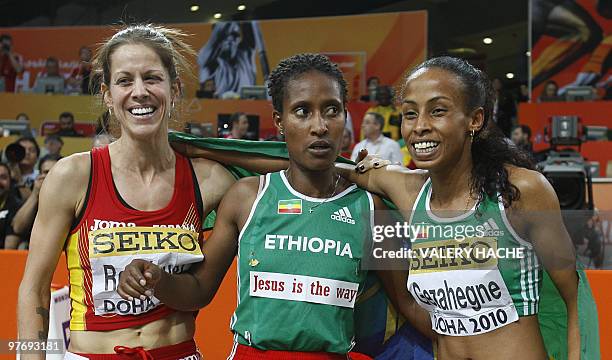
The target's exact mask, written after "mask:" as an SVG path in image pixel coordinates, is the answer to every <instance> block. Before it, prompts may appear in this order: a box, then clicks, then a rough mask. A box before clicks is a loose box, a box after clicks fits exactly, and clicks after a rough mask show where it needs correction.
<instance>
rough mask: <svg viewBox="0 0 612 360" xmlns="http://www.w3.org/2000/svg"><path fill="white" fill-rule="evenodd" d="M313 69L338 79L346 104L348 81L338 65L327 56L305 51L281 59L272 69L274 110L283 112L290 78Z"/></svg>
mask: <svg viewBox="0 0 612 360" xmlns="http://www.w3.org/2000/svg"><path fill="white" fill-rule="evenodd" d="M312 70H316V71H319V72H321V73H323V74H325V75H328V76H329V77H331V78H333V79H334V80H336V81H337V82H338V85H340V96H341V97H342V103H343V104H346V100H347V96H348V92H347V90H346V81H345V80H344V76H342V71H340V69H339V68H338V65H336V64H334V63H333V62H331V61H330V60H329V58H328V57H327V56H324V55H321V54H309V53H305V54H297V55H293V56H291V57H289V58H286V59H283V60H281V62H280V63H279V64H278V66H276V68H275V69H274V70H272V73H271V74H270V77H269V79H268V94H269V95H270V96H271V97H272V106H273V107H274V110H276V111H278V112H283V99H284V98H285V88H286V86H287V83H288V82H289V80H292V79H294V78H296V77H297V76H298V75H301V74H304V73H306V72H308V71H312ZM345 108H346V107H345Z"/></svg>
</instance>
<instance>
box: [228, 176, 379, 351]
mask: <svg viewBox="0 0 612 360" xmlns="http://www.w3.org/2000/svg"><path fill="white" fill-rule="evenodd" d="M263 189H264V190H263V192H262V193H260V195H258V199H257V200H256V202H255V210H254V211H252V213H251V215H250V216H249V220H247V223H246V224H245V226H244V228H243V229H242V230H241V234H240V245H239V253H238V296H239V301H238V307H237V308H236V311H235V313H234V316H233V317H232V322H231V328H232V330H233V331H234V333H236V334H237V340H238V342H239V343H241V344H243V345H248V346H252V347H255V348H258V349H262V350H291V351H325V352H331V353H339V354H345V353H347V352H348V351H349V350H350V349H351V347H352V343H353V337H354V323H353V306H354V304H355V298H356V296H357V293H358V289H362V288H363V283H364V282H365V277H366V271H364V270H362V269H361V266H360V264H361V259H362V258H363V256H364V255H365V254H364V252H368V251H369V250H367V249H369V248H370V246H371V231H370V229H371V221H370V214H371V211H370V206H371V205H370V198H371V196H370V195H368V194H367V192H366V191H365V190H362V189H360V188H358V187H356V186H355V185H353V186H350V187H349V188H347V189H346V190H344V191H343V192H341V193H339V194H338V195H336V196H334V197H333V198H331V199H329V201H327V200H322V199H313V198H310V197H307V196H304V195H302V194H300V193H298V192H297V191H295V190H293V189H291V188H290V185H289V183H288V181H287V179H286V178H284V174H283V172H274V173H270V174H268V175H266V185H265V186H264V188H263ZM288 206H291V207H290V208H289V207H288ZM310 210H312V212H311V211H310ZM312 224H316V226H312ZM368 244H370V245H368ZM262 278H263V279H262ZM296 278H297V279H298V280H297V281H296ZM254 283H255V284H257V285H256V287H255V285H254ZM279 284H280V285H279ZM295 284H297V285H295ZM309 284H312V285H314V286H317V284H322V285H318V286H319V288H320V289H323V288H324V287H325V286H326V285H329V286H330V288H331V291H330V290H329V288H328V293H327V294H324V293H323V291H322V290H320V291H319V292H317V290H316V288H313V287H312V285H310V286H309ZM348 284H350V286H349V285H348ZM336 287H337V288H336ZM349 288H351V291H350V293H349V291H348V289H349ZM266 291H268V292H266ZM342 294H344V295H342Z"/></svg>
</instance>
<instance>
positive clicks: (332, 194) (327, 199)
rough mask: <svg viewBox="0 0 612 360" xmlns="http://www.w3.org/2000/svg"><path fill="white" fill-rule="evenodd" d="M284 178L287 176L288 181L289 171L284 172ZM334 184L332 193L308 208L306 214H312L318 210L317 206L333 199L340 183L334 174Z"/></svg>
mask: <svg viewBox="0 0 612 360" xmlns="http://www.w3.org/2000/svg"><path fill="white" fill-rule="evenodd" d="M286 176H287V180H289V170H287V171H286ZM336 176H337V177H336V183H335V184H334V189H333V190H332V193H331V194H330V195H329V196H327V197H326V198H325V200H323V201H321V202H320V203H318V204H316V205H315V206H312V207H310V208H308V213H309V214H312V213H313V211H315V209H316V208H318V207H319V206H321V205H323V204H325V203H326V202H328V201H329V199H330V198H332V197H334V195H336V190H338V183H339V182H340V174H336Z"/></svg>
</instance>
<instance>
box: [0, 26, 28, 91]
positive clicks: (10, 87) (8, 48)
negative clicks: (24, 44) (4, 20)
mask: <svg viewBox="0 0 612 360" xmlns="http://www.w3.org/2000/svg"><path fill="white" fill-rule="evenodd" d="M0 42H1V43H2V53H1V55H0V76H1V77H2V78H4V91H6V92H15V80H16V79H17V74H19V73H21V72H22V71H23V60H22V58H21V55H19V54H17V53H15V52H13V38H12V37H11V35H9V34H2V35H0Z"/></svg>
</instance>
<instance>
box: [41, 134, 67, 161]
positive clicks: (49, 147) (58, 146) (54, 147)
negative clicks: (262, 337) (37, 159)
mask: <svg viewBox="0 0 612 360" xmlns="http://www.w3.org/2000/svg"><path fill="white" fill-rule="evenodd" d="M62 146H64V141H63V140H62V138H61V137H59V136H57V135H55V134H52V135H48V136H47V137H46V138H45V149H44V150H43V152H44V153H45V155H44V156H47V155H56V156H60V153H61V152H62ZM41 161H42V159H41Z"/></svg>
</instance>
